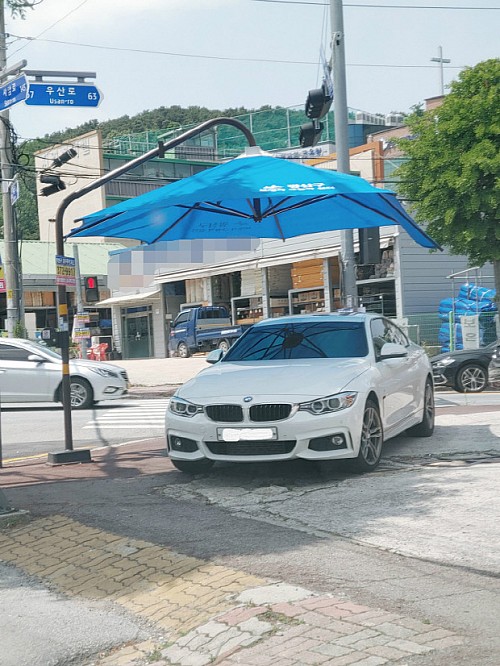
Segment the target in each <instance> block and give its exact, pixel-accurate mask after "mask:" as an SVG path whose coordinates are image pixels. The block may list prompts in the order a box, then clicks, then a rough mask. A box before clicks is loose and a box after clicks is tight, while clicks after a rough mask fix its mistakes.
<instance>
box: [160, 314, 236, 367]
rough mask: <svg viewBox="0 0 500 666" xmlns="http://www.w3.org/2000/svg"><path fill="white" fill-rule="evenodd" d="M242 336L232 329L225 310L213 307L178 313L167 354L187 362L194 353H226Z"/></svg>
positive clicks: (171, 330)
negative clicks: (219, 350)
mask: <svg viewBox="0 0 500 666" xmlns="http://www.w3.org/2000/svg"><path fill="white" fill-rule="evenodd" d="M242 333H243V329H242V328H241V326H233V325H232V324H231V319H230V317H229V314H228V312H227V310H226V308H224V307H221V306H217V305H206V306H201V307H192V308H186V309H185V310H182V311H181V312H180V313H179V314H178V315H177V317H176V318H175V320H174V321H173V322H172V325H171V327H170V337H169V340H168V348H169V351H170V353H171V354H173V355H177V356H180V357H181V358H188V357H189V356H191V354H194V353H196V352H204V351H210V350H211V349H217V348H218V349H222V350H223V351H227V350H228V349H229V347H230V346H231V345H232V344H233V342H234V341H235V340H236V338H239V337H240V335H241V334H242Z"/></svg>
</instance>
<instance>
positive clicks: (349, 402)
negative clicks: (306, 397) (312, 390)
mask: <svg viewBox="0 0 500 666" xmlns="http://www.w3.org/2000/svg"><path fill="white" fill-rule="evenodd" d="M357 397H358V394H357V393H353V392H352V391H350V392H349V393H337V394H335V395H328V396H326V397H325V398H317V399H316V400H310V401H309V402H301V403H300V404H299V411H302V412H309V413H310V414H329V413H330V412H340V411H341V410H342V409H347V408H348V407H352V406H353V405H354V403H355V402H356V398H357Z"/></svg>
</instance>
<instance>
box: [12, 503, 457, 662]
mask: <svg viewBox="0 0 500 666" xmlns="http://www.w3.org/2000/svg"><path fill="white" fill-rule="evenodd" d="M0 561H2V562H6V563H10V564H13V565H15V566H17V567H19V568H20V569H22V570H23V571H25V572H26V573H28V574H30V575H32V576H35V577H37V578H38V579H40V580H41V581H42V582H43V583H44V584H45V585H47V586H48V587H50V588H52V589H55V590H57V591H59V592H61V593H63V594H66V595H72V596H80V597H83V598H85V599H92V600H102V601H105V602H106V603H107V602H110V601H111V602H113V603H115V604H118V605H119V606H121V607H122V608H123V609H125V610H126V611H128V612H131V613H133V614H135V615H137V616H140V617H141V618H143V619H144V620H146V621H148V622H149V623H150V624H151V626H154V627H155V628H156V629H157V630H158V631H160V632H161V634H162V636H164V637H165V638H163V639H161V640H159V639H153V640H149V641H146V642H142V643H138V644H135V645H126V646H123V647H122V648H119V649H117V650H114V651H113V652H112V653H110V654H102V655H99V656H98V657H95V658H93V659H92V660H91V661H89V662H88V664H89V666H90V665H91V664H92V666H146V665H149V666H152V665H153V664H154V665H155V666H167V665H174V664H175V665H180V666H205V665H206V664H218V665H220V666H237V665H239V666H241V665H244V666H254V665H255V666H267V665H268V664H269V665H270V664H273V665H274V666H304V665H307V664H317V665H324V666H344V665H349V664H352V665H353V666H379V665H382V664H387V665H391V664H398V665H400V666H403V665H406V664H409V663H410V660H411V658H412V657H414V656H417V655H425V654H426V653H430V652H433V651H436V650H440V651H443V652H444V655H446V656H447V657H448V656H449V659H448V661H447V663H450V664H451V663H454V660H453V656H452V655H453V648H454V647H455V646H458V645H460V644H461V643H462V641H463V639H462V637H460V636H458V635H457V634H455V633H453V632H451V631H448V630H447V629H445V628H442V627H438V626H436V625H431V624H430V623H427V622H426V621H425V620H424V621H419V620H416V619H413V618H409V617H404V616H402V615H397V614H393V613H387V612H385V611H383V610H381V609H378V608H369V607H367V606H361V605H358V604H356V603H353V602H352V601H351V600H349V599H346V598H344V597H343V596H337V597H336V596H334V595H318V594H316V593H314V592H312V591H310V590H306V589H303V588H299V587H294V586H290V585H287V584H285V583H281V582H279V581H278V582H277V581H270V580H266V579H264V578H259V577H256V576H252V575H249V574H247V573H245V572H243V571H239V570H236V569H232V568H229V567H225V566H221V565H215V564H212V563H210V562H206V561H204V560H201V559H198V558H194V557H187V556H185V555H183V554H181V553H176V552H174V551H172V550H171V549H169V548H166V547H164V546H159V545H156V544H154V543H152V542H148V541H144V540H139V539H131V538H128V537H123V536H120V535H118V534H113V533H111V532H105V531H102V530H99V529H97V528H92V527H88V526H86V525H83V524H81V523H79V522H77V521H74V520H71V519H69V518H67V517H65V516H58V515H55V516H51V517H47V518H39V519H36V520H32V521H31V522H29V523H27V524H22V525H17V526H16V525H14V526H10V527H6V528H4V529H2V530H0ZM156 635H158V634H156ZM443 663H444V662H443Z"/></svg>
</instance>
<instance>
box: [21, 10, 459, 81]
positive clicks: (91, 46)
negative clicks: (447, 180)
mask: <svg viewBox="0 0 500 666" xmlns="http://www.w3.org/2000/svg"><path fill="white" fill-rule="evenodd" d="M262 1H264V0H262ZM265 1H267V0H265ZM292 4H293V3H292ZM11 36H12V37H16V38H17V39H26V40H28V41H39V42H48V43H51V44H64V45H65V46H81V47H83V48H89V49H103V50H105V51H122V52H125V53H144V54H147V55H163V56H170V57H175V58H199V59H202V60H226V61H230V62H258V63H275V64H281V65H314V66H317V64H318V63H317V61H314V62H313V61H312V60H275V59H273V58H235V57H234V56H212V55H203V54H197V53H176V52H174V51H154V50H152V49H131V48H127V47H124V46H106V45H104V44H85V43H83V42H67V41H63V40H59V39H38V38H37V37H25V36H22V35H11ZM347 66H348V67H381V68H391V69H436V68H435V66H434V65H399V64H398V65H392V64H386V63H379V64H377V63H348V64H347ZM463 67H465V65H464V66H462V67H459V66H452V67H446V69H458V70H460V69H463Z"/></svg>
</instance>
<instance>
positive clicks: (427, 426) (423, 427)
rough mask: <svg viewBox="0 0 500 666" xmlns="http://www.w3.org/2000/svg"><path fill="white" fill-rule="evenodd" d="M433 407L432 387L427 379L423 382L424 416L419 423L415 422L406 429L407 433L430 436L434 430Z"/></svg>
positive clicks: (415, 435)
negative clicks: (414, 424)
mask: <svg viewBox="0 0 500 666" xmlns="http://www.w3.org/2000/svg"><path fill="white" fill-rule="evenodd" d="M435 413H436V410H435V407H434V389H433V388H432V382H430V381H429V380H427V382H426V384H425V393H424V416H423V418H422V421H421V422H420V423H417V425H416V426H413V427H412V428H408V430H407V431H406V432H407V433H408V434H409V435H412V436H413V437H430V436H431V435H432V433H433V432H434V417H435Z"/></svg>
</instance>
